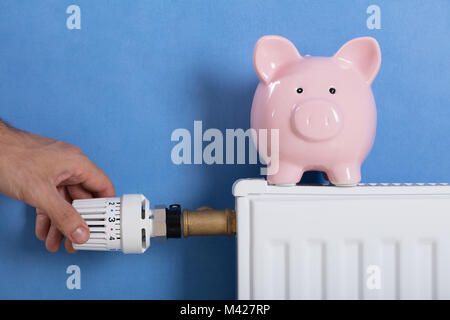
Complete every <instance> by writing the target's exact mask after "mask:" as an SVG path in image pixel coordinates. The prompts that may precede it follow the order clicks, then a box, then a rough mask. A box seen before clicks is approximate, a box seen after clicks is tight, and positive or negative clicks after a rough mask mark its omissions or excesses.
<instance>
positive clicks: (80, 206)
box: [72, 194, 236, 253]
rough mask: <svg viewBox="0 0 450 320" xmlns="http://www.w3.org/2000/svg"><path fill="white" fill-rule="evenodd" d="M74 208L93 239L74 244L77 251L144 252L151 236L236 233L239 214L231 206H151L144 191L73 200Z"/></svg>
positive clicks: (163, 237) (169, 236) (168, 236)
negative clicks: (186, 208)
mask: <svg viewBox="0 0 450 320" xmlns="http://www.w3.org/2000/svg"><path fill="white" fill-rule="evenodd" d="M72 205H73V207H74V208H75V209H76V210H77V211H78V212H79V214H80V215H81V217H82V218H83V219H84V220H85V221H86V223H87V224H88V226H89V231H90V238H89V240H88V241H87V242H86V243H84V244H73V247H74V249H76V250H97V251H113V250H121V251H123V252H124V253H143V252H144V251H145V250H147V248H148V247H149V246H150V238H157V239H158V238H159V239H167V238H180V237H181V233H182V232H181V231H182V230H184V232H183V233H184V237H188V236H204V235H205V236H206V235H233V234H234V233H235V232H236V214H235V212H234V211H232V210H230V209H225V210H215V209H213V208H209V207H202V208H200V209H198V210H185V211H184V213H183V219H182V218H181V207H180V206H179V205H177V204H172V205H170V206H169V207H168V208H166V207H164V206H157V207H155V208H154V209H152V210H151V209H150V202H149V201H148V200H147V199H146V198H145V197H144V196H143V195H142V194H125V195H123V196H122V197H120V198H101V199H81V200H74V201H73V203H72Z"/></svg>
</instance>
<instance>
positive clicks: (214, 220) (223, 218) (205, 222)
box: [183, 207, 236, 238]
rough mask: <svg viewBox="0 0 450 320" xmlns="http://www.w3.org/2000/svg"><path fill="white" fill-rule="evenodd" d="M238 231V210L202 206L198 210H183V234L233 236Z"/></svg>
mask: <svg viewBox="0 0 450 320" xmlns="http://www.w3.org/2000/svg"><path fill="white" fill-rule="evenodd" d="M235 233H236V211H234V210H231V209H224V210H216V209H214V208H210V207H201V208H199V209H197V210H186V209H185V210H183V235H184V237H185V238H186V237H189V236H220V235H223V236H231V235H233V234H235Z"/></svg>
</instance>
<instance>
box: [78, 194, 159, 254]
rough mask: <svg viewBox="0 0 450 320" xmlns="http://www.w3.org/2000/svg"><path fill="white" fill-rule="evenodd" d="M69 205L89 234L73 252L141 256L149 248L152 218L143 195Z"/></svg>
mask: <svg viewBox="0 0 450 320" xmlns="http://www.w3.org/2000/svg"><path fill="white" fill-rule="evenodd" d="M72 205H73V207H74V208H75V209H76V210H77V211H78V212H79V213H80V215H81V217H82V218H83V219H84V220H85V221H86V223H87V224H88V226H89V231H90V233H91V234H90V237H89V240H88V241H87V242H86V243H84V244H73V248H74V249H76V250H98V251H110V250H122V251H123V253H143V252H144V251H145V250H146V249H147V248H148V247H149V246H150V237H151V236H152V230H153V219H152V218H153V215H152V212H151V210H150V203H149V201H148V200H147V199H146V198H145V197H144V196H143V195H142V194H125V195H123V196H122V197H120V198H100V199H82V200H74V201H73V203H72Z"/></svg>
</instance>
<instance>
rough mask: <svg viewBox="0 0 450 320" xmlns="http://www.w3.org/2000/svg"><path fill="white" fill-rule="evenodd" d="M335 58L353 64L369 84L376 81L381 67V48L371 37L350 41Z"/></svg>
mask: <svg viewBox="0 0 450 320" xmlns="http://www.w3.org/2000/svg"><path fill="white" fill-rule="evenodd" d="M334 56H335V57H337V58H339V59H343V60H346V61H347V62H350V63H351V64H353V65H354V66H355V67H356V68H357V69H358V70H359V71H360V72H361V74H362V75H363V77H364V79H365V80H366V82H367V83H368V84H371V83H372V81H373V80H374V79H375V77H376V76H377V73H378V70H379V69H380V65H381V51H380V46H379V45H378V42H377V40H375V39H374V38H371V37H363V38H356V39H353V40H350V41H349V42H347V43H346V44H344V45H343V46H342V47H341V48H340V49H339V51H338V52H337V53H336V54H335V55H334Z"/></svg>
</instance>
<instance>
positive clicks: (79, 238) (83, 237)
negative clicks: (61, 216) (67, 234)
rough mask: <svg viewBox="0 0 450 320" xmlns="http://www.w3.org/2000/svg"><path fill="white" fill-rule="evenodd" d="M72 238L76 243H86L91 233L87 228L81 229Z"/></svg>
mask: <svg viewBox="0 0 450 320" xmlns="http://www.w3.org/2000/svg"><path fill="white" fill-rule="evenodd" d="M71 238H72V241H73V242H75V243H79V244H81V243H85V242H86V241H88V240H89V232H88V231H87V230H86V228H81V227H79V228H78V229H77V230H75V231H74V232H73V233H72V234H71Z"/></svg>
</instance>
